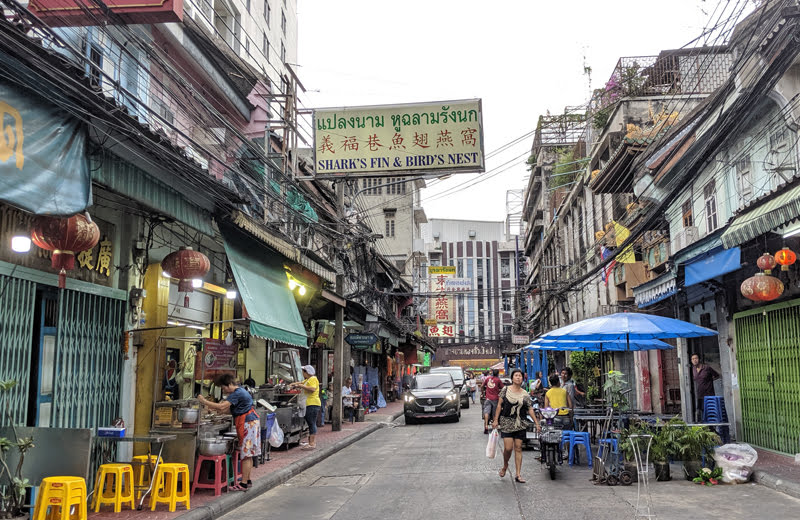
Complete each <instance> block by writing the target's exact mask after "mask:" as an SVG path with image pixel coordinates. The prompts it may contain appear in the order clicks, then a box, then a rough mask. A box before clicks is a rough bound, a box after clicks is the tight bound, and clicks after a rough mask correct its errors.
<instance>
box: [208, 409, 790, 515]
mask: <svg viewBox="0 0 800 520" xmlns="http://www.w3.org/2000/svg"><path fill="white" fill-rule="evenodd" d="M479 413H480V412H479V410H478V408H477V407H471V408H470V409H469V410H464V411H463V416H462V418H461V422H460V423H456V424H452V423H448V424H425V425H420V426H406V425H405V424H404V423H403V420H402V418H401V419H399V420H398V421H397V422H396V423H395V426H394V427H390V428H384V429H382V430H380V431H378V432H376V433H374V434H372V435H370V436H368V437H366V438H365V439H362V440H361V441H359V442H357V443H355V444H354V445H352V446H350V447H348V448H346V449H344V450H342V451H341V452H339V453H337V454H335V455H333V456H331V457H330V458H328V459H326V460H324V461H323V462H321V463H320V464H317V465H316V466H314V467H312V468H311V469H309V470H307V471H306V472H304V473H302V474H300V475H298V476H296V477H295V478H293V479H291V480H290V481H288V482H287V483H286V484H284V485H282V486H279V487H277V488H275V489H273V490H271V491H270V492H268V493H265V494H264V495H261V496H260V497H257V498H256V499H254V500H252V501H250V502H248V503H246V504H244V505H242V506H241V507H240V508H238V509H237V510H235V511H233V512H231V513H229V514H228V515H226V516H225V517H223V518H224V519H225V520H242V519H256V518H266V517H269V518H277V519H280V520H294V519H298V520H314V519H325V520H327V519H336V520H361V519H364V520H368V519H370V520H371V519H382V520H384V519H392V520H401V519H414V520H418V519H420V518H427V519H447V520H461V519H465V520H466V519H470V520H471V519H473V518H477V517H479V515H481V512H486V513H487V514H490V515H491V516H490V517H491V518H498V519H500V518H502V519H504V520H512V519H513V520H516V519H522V520H531V519H544V518H546V519H550V518H552V519H555V518H569V519H587V520H604V519H609V520H612V519H613V520H619V519H623V518H633V516H634V507H633V504H635V502H636V486H635V485H634V486H631V487H613V488H612V487H608V486H595V485H593V484H592V483H591V482H590V480H589V479H590V477H591V471H590V470H589V469H587V468H585V467H573V468H570V467H569V466H567V465H566V464H565V465H564V466H562V467H560V468H559V472H558V476H557V479H556V480H555V481H551V480H550V479H549V477H548V476H547V474H546V473H545V472H544V471H543V470H542V469H541V468H540V465H539V462H538V461H537V460H535V457H536V456H537V455H538V452H532V451H526V452H525V460H524V462H523V476H524V477H526V478H527V480H528V483H527V484H524V485H521V484H516V483H515V482H514V481H513V480H512V478H511V477H510V476H506V477H505V478H503V479H501V478H499V477H498V475H497V470H498V469H499V467H500V465H501V462H500V460H501V459H499V458H498V459H495V460H489V459H487V458H486V457H485V456H484V448H485V445H486V436H485V435H483V429H482V425H481V424H480V420H479ZM498 457H499V456H498ZM512 468H513V462H512ZM673 469H677V467H673ZM509 473H510V475H513V469H512V471H511V472H509ZM651 494H652V502H653V512H654V513H656V514H657V517H658V518H659V519H662V520H663V519H689V518H719V519H724V520H734V519H747V520H751V519H753V518H797V515H798V511H800V500H797V499H794V498H791V497H789V496H787V495H784V494H782V493H778V492H776V491H772V490H770V489H768V488H765V487H763V486H759V485H757V484H744V485H739V486H716V487H703V486H698V485H695V484H692V483H689V482H686V481H684V480H673V481H671V482H653V483H652V485H651Z"/></svg>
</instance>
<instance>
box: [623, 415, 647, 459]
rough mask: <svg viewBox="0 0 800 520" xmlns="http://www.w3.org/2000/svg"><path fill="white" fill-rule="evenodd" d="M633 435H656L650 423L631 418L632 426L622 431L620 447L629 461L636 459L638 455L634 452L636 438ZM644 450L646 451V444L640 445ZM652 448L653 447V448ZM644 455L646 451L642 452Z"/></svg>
mask: <svg viewBox="0 0 800 520" xmlns="http://www.w3.org/2000/svg"><path fill="white" fill-rule="evenodd" d="M631 435H651V436H655V434H654V432H653V430H652V429H651V428H650V425H649V424H647V423H646V422H644V421H638V420H631V423H630V426H628V427H627V428H625V429H624V430H622V432H621V433H620V445H619V449H620V451H621V452H622V455H623V457H624V458H625V460H627V461H633V460H636V457H635V456H634V453H633V443H634V440H633V439H631ZM639 447H640V449H642V451H644V446H643V445H640V446H639ZM651 449H652V448H651ZM642 455H644V453H642Z"/></svg>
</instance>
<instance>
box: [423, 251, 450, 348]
mask: <svg viewBox="0 0 800 520" xmlns="http://www.w3.org/2000/svg"><path fill="white" fill-rule="evenodd" d="M455 275H456V268H455V266H430V267H428V287H429V291H430V292H431V293H434V294H432V295H431V298H430V300H429V304H428V318H430V319H435V320H436V322H437V323H436V325H433V326H429V327H428V336H431V337H438V338H453V337H455V321H456V317H455V301H454V300H455V298H453V297H452V296H448V295H447V294H445V291H446V290H447V281H448V280H451V279H453V278H455Z"/></svg>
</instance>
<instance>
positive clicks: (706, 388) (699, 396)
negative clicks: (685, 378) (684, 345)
mask: <svg viewBox="0 0 800 520" xmlns="http://www.w3.org/2000/svg"><path fill="white" fill-rule="evenodd" d="M692 376H693V377H694V397H695V401H696V403H697V406H696V408H695V419H696V421H697V422H702V420H703V408H704V405H703V400H704V399H705V397H706V396H713V395H716V394H715V392H714V380H716V379H719V378H720V375H719V374H718V373H717V371H716V370H714V369H713V368H711V367H710V366H708V365H706V364H703V363H700V355H699V354H692Z"/></svg>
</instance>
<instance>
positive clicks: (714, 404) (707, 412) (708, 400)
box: [703, 396, 728, 423]
mask: <svg viewBox="0 0 800 520" xmlns="http://www.w3.org/2000/svg"><path fill="white" fill-rule="evenodd" d="M703 422H705V423H718V422H728V413H727V411H726V410H725V401H723V399H722V397H721V396H706V397H704V398H703Z"/></svg>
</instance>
